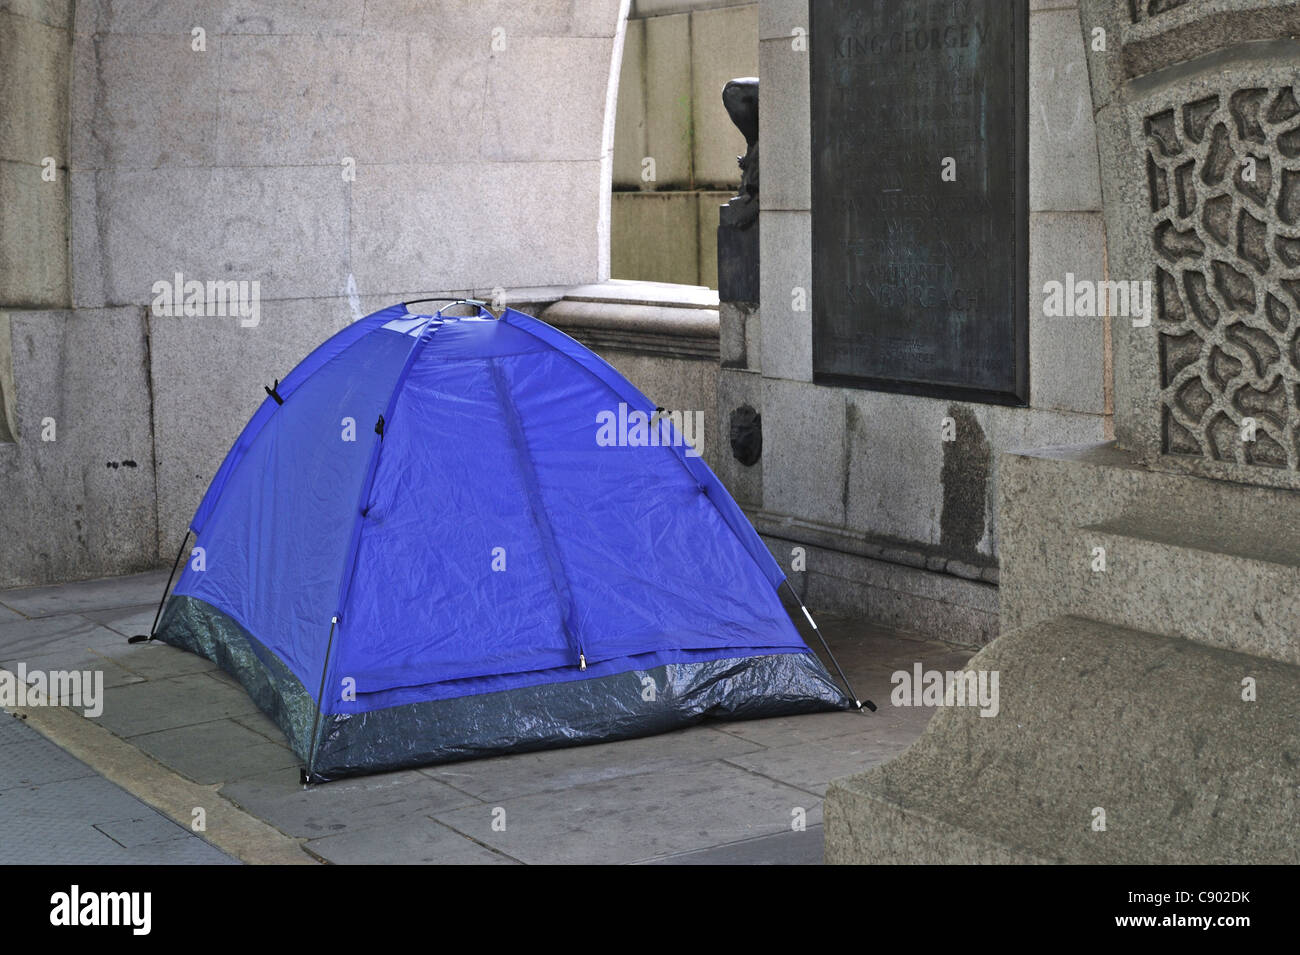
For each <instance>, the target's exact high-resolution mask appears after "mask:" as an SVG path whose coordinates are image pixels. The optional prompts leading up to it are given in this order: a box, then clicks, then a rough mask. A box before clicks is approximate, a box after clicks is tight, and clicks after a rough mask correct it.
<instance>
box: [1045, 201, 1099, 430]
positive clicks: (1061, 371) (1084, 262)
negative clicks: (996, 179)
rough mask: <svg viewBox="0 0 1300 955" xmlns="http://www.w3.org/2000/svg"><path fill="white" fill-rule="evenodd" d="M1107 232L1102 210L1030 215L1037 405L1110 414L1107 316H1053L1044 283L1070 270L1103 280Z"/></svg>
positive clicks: (1080, 276)
mask: <svg viewBox="0 0 1300 955" xmlns="http://www.w3.org/2000/svg"><path fill="white" fill-rule="evenodd" d="M1105 256H1106V252H1105V231H1104V227H1103V225H1102V218H1101V213H1100V212H1031V213H1030V215H1029V353H1030V354H1031V355H1032V356H1033V363H1034V364H1033V373H1032V374H1031V375H1030V376H1029V395H1030V404H1031V405H1032V406H1033V407H1035V408H1050V409H1055V410H1061V411H1080V412H1085V413H1089V414H1098V415H1099V414H1104V413H1105V412H1106V410H1107V408H1106V392H1107V390H1108V389H1107V387H1106V386H1107V381H1106V372H1107V370H1108V369H1107V367H1106V336H1105V325H1106V319H1105V317H1104V316H1102V315H1096V316H1092V315H1083V316H1078V315H1076V316H1048V315H1045V314H1044V298H1045V296H1044V292H1043V287H1044V285H1045V284H1046V283H1048V282H1060V283H1062V284H1064V283H1065V282H1066V276H1067V274H1072V275H1074V276H1075V278H1076V279H1082V280H1085V281H1089V282H1099V281H1102V280H1103V279H1104V278H1105V276H1106V270H1105Z"/></svg>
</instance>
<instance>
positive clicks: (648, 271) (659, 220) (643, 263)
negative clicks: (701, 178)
mask: <svg viewBox="0 0 1300 955" xmlns="http://www.w3.org/2000/svg"><path fill="white" fill-rule="evenodd" d="M612 200H613V205H612V208H611V215H610V236H609V244H610V252H611V259H610V266H609V270H610V275H611V276H612V277H614V278H618V279H630V280H645V281H654V282H674V283H680V284H682V285H698V284H700V281H699V279H700V250H699V233H700V230H699V227H698V224H697V216H698V215H699V205H700V198H699V194H698V193H695V192H616V193H614V195H613V197H612ZM715 268H716V265H715Z"/></svg>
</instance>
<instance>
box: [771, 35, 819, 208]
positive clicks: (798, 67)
mask: <svg viewBox="0 0 1300 955" xmlns="http://www.w3.org/2000/svg"><path fill="white" fill-rule="evenodd" d="M759 63H760V73H761V75H762V78H763V92H762V97H761V98H762V108H761V109H760V110H759V111H758V124H759V134H758V138H759V142H761V143H762V144H763V188H762V190H761V191H760V193H759V202H760V203H761V204H762V207H763V208H764V209H786V210H790V209H810V208H811V207H812V185H811V175H812V173H811V168H810V166H809V138H808V130H809V128H810V124H811V122H812V120H811V117H810V113H809V108H810V104H809V100H808V53H807V52H806V51H805V50H796V49H794V48H793V47H792V45H791V42H790V40H789V38H786V39H780V40H764V41H762V42H761V43H759ZM794 129H799V130H802V132H801V133H799V134H798V135H791V130H794Z"/></svg>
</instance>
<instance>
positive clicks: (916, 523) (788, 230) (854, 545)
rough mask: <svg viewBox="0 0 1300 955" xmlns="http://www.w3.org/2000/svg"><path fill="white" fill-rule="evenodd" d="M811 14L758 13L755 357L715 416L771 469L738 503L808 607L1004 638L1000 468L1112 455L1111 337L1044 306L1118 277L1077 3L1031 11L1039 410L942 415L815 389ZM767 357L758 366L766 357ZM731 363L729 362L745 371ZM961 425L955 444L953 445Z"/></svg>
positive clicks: (735, 368) (935, 409) (782, 1)
mask: <svg viewBox="0 0 1300 955" xmlns="http://www.w3.org/2000/svg"><path fill="white" fill-rule="evenodd" d="M807 26H808V4H807V2H806V0H764V2H762V3H760V5H759V37H760V44H759V46H760V53H759V68H760V77H761V79H762V84H763V108H762V110H761V111H760V123H761V132H760V141H761V143H762V150H763V166H764V168H763V188H762V213H761V217H760V223H761V228H762V234H761V257H762V263H763V270H762V308H761V315H760V317H759V318H758V319H757V321H751V323H750V327H749V328H748V329H747V332H746V333H747V335H748V337H749V339H750V341H751V343H752V342H754V341H757V345H758V347H757V348H754V347H750V348H749V349H748V352H749V355H750V357H749V358H748V359H746V360H743V361H741V362H739V363H737V362H735V361H733V362H732V363H731V367H726V365H727V364H728V362H727V357H728V356H727V354H726V352H727V342H728V339H729V333H728V328H727V321H726V316H725V315H724V317H723V331H722V335H723V343H724V368H723V371H722V377H721V380H720V383H719V386H718V390H719V418H720V420H723V421H725V420H726V419H727V416H728V415H729V414H730V412H731V411H732V409H734V408H736V407H739V406H741V405H745V404H748V405H750V406H752V407H754V408H756V409H759V410H760V411H761V412H762V415H763V456H762V459H761V461H760V462H759V463H758V464H756V465H754V466H752V467H749V468H746V467H744V466H742V465H740V464H739V463H738V462H736V461H734V460H727V461H724V462H723V471H722V476H723V478H724V480H725V481H726V482H727V484H728V486H729V487H731V488H732V489H733V491H735V492H736V493H737V496H738V497H739V498H740V499H741V501H742V503H743V504H744V505H745V506H746V508H747V509H748V510H749V512H750V514H751V516H752V517H753V518H754V520H755V523H756V524H757V526H758V527H759V529H760V531H761V532H763V533H764V534H765V535H766V537H767V539H768V541H769V544H770V545H771V546H772V549H773V551H774V553H775V554H776V555H777V557H778V559H779V560H780V561H781V563H782V565H783V566H785V567H787V568H797V566H798V565H797V564H795V563H794V561H795V560H796V558H797V557H798V556H799V555H798V552H797V551H796V550H795V549H796V548H802V549H803V559H804V560H806V562H807V573H806V575H804V574H796V575H795V576H796V579H798V580H799V581H800V586H801V587H803V588H804V589H805V591H806V600H807V601H808V602H809V603H810V604H811V605H814V606H819V607H824V608H830V607H839V608H842V609H846V610H852V611H857V612H865V613H868V614H870V615H872V616H873V617H875V618H876V619H879V620H881V621H882V622H885V623H889V624H893V625H895V626H900V627H905V628H909V629H924V630H926V631H927V632H929V633H930V634H932V635H934V636H938V637H943V638H946V639H950V640H954V641H958V642H963V643H973V644H977V643H982V642H985V641H987V640H988V639H991V638H992V636H994V635H995V634H996V632H997V596H996V587H995V586H994V581H996V580H997V571H996V567H997V513H996V506H995V501H996V500H997V498H996V484H997V466H996V462H997V456H998V454H999V453H1000V452H1001V451H1003V450H1006V449H1009V448H1018V447H1033V446H1040V445H1059V444H1080V443H1087V442H1094V441H1099V440H1102V439H1104V438H1107V437H1110V434H1109V421H1110V391H1109V388H1108V387H1107V381H1108V379H1109V369H1108V360H1109V359H1108V336H1109V322H1108V320H1107V319H1105V318H1097V319H1084V318H1069V319H1054V318H1046V317H1044V315H1043V308H1042V291H1041V290H1042V288H1043V285H1044V283H1045V282H1047V281H1050V280H1054V279H1056V280H1063V279H1064V278H1065V275H1066V273H1067V272H1073V273H1075V274H1076V275H1081V276H1083V275H1086V276H1091V277H1094V278H1097V279H1100V278H1102V277H1103V276H1104V275H1105V273H1106V265H1107V263H1106V261H1105V253H1104V234H1103V221H1102V214H1101V189H1100V183H1099V165H1098V155H1097V140H1096V129H1095V126H1094V123H1093V117H1092V111H1091V109H1090V105H1091V104H1090V98H1089V86H1088V70H1087V63H1086V60H1085V51H1084V45H1083V41H1082V38H1081V37H1082V33H1081V27H1080V20H1079V11H1078V8H1077V4H1076V3H1072V2H1068V0H1064V2H1052V0H1046V2H1041V3H1035V4H1033V5H1032V13H1031V15H1030V21H1029V91H1030V92H1029V97H1030V101H1029V109H1028V115H1029V124H1030V125H1029V185H1028V188H1029V209H1030V212H1029V217H1030V218H1029V279H1028V281H1029V313H1030V321H1029V352H1030V368H1029V380H1030V396H1029V402H1028V406H1027V407H1002V406H996V405H987V404H971V403H963V402H955V401H945V400H939V399H933V398H924V397H913V396H909V395H899V394H886V393H882V392H876V391H866V390H857V389H846V388H835V387H827V386H823V385H816V384H813V382H812V339H811V321H810V316H811V310H812V309H816V308H817V303H816V302H815V301H810V302H809V304H808V310H805V311H796V310H795V309H794V307H793V298H792V291H793V290H794V289H795V288H802V289H805V290H809V291H810V290H811V256H812V252H811V213H810V208H811V186H810V168H809V130H810V117H809V91H808V83H809V79H808V75H809V59H808V57H809V54H808V53H807V52H804V51H803V49H802V47H801V44H798V43H796V42H793V40H794V38H795V37H794V32H795V31H797V30H801V29H802V30H805V31H806V30H807ZM755 353H756V354H757V358H756V359H755V357H754V356H755ZM733 357H734V356H733ZM944 418H951V419H952V420H953V422H954V424H955V425H956V433H957V439H956V440H955V441H952V442H945V441H943V440H941V423H942V420H943V419H944Z"/></svg>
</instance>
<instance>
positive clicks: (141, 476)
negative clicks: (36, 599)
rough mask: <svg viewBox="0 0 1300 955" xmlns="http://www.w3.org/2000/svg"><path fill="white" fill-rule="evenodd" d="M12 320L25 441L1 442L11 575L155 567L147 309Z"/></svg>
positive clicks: (15, 580) (5, 576) (62, 575)
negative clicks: (146, 340)
mask: <svg viewBox="0 0 1300 955" xmlns="http://www.w3.org/2000/svg"><path fill="white" fill-rule="evenodd" d="M8 324H9V330H10V336H11V344H12V348H13V355H14V380H15V386H16V392H17V394H16V417H17V424H18V435H17V439H18V440H17V442H16V443H13V444H7V443H6V444H0V500H3V501H4V502H5V506H4V507H3V508H0V542H2V543H0V583H2V584H4V585H8V586H15V585H18V584H24V583H36V582H43V581H49V580H69V579H78V578H84V577H98V576H103V575H104V574H108V573H114V572H121V571H124V570H125V571H131V570H142V569H144V568H147V567H151V566H153V564H154V563H155V561H156V559H157V548H156V544H155V541H154V528H155V524H154V467H153V454H154V452H153V441H152V438H151V434H150V409H149V383H148V380H147V378H146V368H147V354H148V347H147V345H146V342H145V330H144V323H143V316H142V314H141V310H140V309H127V308H123V309H105V310H100V311H88V312H80V313H76V314H73V313H68V312H10V313H9V323H8ZM51 422H52V423H51ZM51 428H52V429H53V430H51ZM43 436H44V437H45V438H49V437H51V436H52V437H53V438H54V440H42V437H43Z"/></svg>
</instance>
